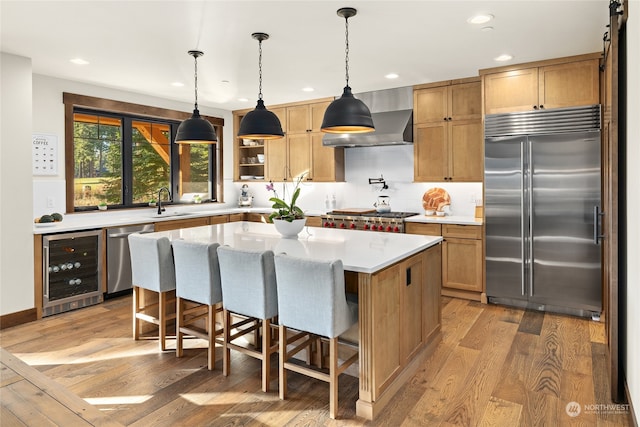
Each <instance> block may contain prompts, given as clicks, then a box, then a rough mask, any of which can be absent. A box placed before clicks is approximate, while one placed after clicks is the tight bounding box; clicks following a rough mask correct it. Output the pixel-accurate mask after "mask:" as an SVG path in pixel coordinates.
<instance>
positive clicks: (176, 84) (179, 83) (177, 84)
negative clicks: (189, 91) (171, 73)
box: [171, 82, 184, 87]
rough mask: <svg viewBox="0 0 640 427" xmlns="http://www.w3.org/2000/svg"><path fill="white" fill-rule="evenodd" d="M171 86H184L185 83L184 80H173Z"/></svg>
mask: <svg viewBox="0 0 640 427" xmlns="http://www.w3.org/2000/svg"><path fill="white" fill-rule="evenodd" d="M171 86H175V87H182V86H184V83H182V82H173V83H171Z"/></svg>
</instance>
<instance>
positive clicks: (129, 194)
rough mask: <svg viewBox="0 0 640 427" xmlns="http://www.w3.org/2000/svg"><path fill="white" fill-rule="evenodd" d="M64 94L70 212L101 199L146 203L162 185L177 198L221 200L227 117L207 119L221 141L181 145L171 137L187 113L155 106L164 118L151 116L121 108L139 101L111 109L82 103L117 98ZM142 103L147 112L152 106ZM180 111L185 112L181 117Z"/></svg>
mask: <svg viewBox="0 0 640 427" xmlns="http://www.w3.org/2000/svg"><path fill="white" fill-rule="evenodd" d="M64 98H65V108H66V115H67V131H66V137H65V140H66V149H65V155H66V157H67V165H68V166H67V171H66V178H67V211H68V212H71V211H81V210H91V209H97V205H98V204H100V203H102V202H105V203H106V204H107V205H108V206H111V207H134V206H145V205H147V204H148V203H149V202H151V201H152V200H155V199H156V198H157V197H158V196H157V195H158V190H159V189H160V188H162V187H167V188H169V189H170V190H171V194H172V199H173V202H174V203H176V202H183V203H191V202H193V201H194V200H196V199H200V200H221V196H222V191H221V190H222V187H221V183H222V180H221V176H222V171H221V167H220V159H221V158H222V153H221V150H220V149H219V147H221V140H222V132H221V131H222V123H223V121H222V119H215V118H214V120H215V122H214V120H211V119H212V118H207V119H209V120H210V121H212V123H214V127H216V132H217V134H218V144H212V145H200V144H198V145H178V144H172V143H171V142H172V141H173V140H174V138H175V134H176V131H177V128H178V125H179V124H180V121H181V120H182V119H184V118H188V117H189V116H190V115H188V114H186V113H182V112H177V111H172V110H162V109H153V110H155V111H156V112H157V113H158V115H164V116H165V117H148V116H146V115H145V116H142V115H136V114H133V113H131V114H130V113H123V112H122V110H124V109H125V108H123V106H124V107H127V106H128V107H131V106H134V107H135V105H134V104H125V103H115V104H116V105H117V106H118V111H106V110H104V109H92V108H87V107H85V106H78V104H79V103H81V104H83V105H87V104H91V103H92V104H93V106H94V107H99V106H101V107H103V108H104V107H105V106H113V105H112V104H114V101H107V100H99V99H97V98H90V97H82V96H79V95H71V94H64ZM68 98H70V99H68ZM87 98H88V99H89V100H90V101H92V102H87ZM67 101H69V102H67ZM72 101H76V102H72ZM78 101H79V102H78ZM99 101H103V102H99ZM105 102H106V104H108V105H105ZM98 104H99V105H98ZM138 107H142V106H138ZM143 108H144V112H145V113H147V114H148V110H149V109H150V108H151V107H143ZM129 109H130V110H132V111H134V112H135V111H136V110H140V108H137V109H136V108H129ZM138 112H139V111H138ZM163 113H164V114H163ZM180 116H184V117H182V118H180V119H178V120H176V118H178V117H180ZM69 127H71V129H72V132H69ZM69 159H72V162H71V163H70V162H69ZM70 164H72V165H73V167H72V168H71V167H69V165H70ZM70 182H71V185H70ZM165 197H166V196H165ZM163 201H164V200H163Z"/></svg>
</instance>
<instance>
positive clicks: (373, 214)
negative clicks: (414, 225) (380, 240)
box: [325, 211, 418, 219]
mask: <svg viewBox="0 0 640 427" xmlns="http://www.w3.org/2000/svg"><path fill="white" fill-rule="evenodd" d="M414 215H418V214H417V213H416V212H393V211H392V212H366V213H350V214H345V213H344V212H341V211H338V212H334V211H331V212H327V213H326V215H325V216H351V217H353V216H359V217H373V218H397V219H402V218H407V217H410V216H414Z"/></svg>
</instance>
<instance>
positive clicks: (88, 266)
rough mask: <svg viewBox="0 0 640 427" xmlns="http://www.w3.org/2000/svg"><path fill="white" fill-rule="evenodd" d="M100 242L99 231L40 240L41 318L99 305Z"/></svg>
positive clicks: (48, 236)
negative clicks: (41, 264) (41, 258)
mask: <svg viewBox="0 0 640 427" xmlns="http://www.w3.org/2000/svg"><path fill="white" fill-rule="evenodd" d="M101 238H102V231H101V230H93V231H83V232H77V233H64V234H51V235H46V236H43V240H42V249H43V254H42V255H43V262H44V268H43V276H44V277H43V281H42V283H43V287H44V289H43V298H42V300H43V301H42V302H43V307H42V316H43V317H44V316H51V315H52V314H57V313H62V312H64V311H69V310H75V309H76V308H80V307H85V306H88V305H93V304H98V303H100V302H102V298H103V297H102V283H101V278H102V266H101V260H102V245H101Z"/></svg>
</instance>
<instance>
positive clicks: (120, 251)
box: [107, 224, 153, 297]
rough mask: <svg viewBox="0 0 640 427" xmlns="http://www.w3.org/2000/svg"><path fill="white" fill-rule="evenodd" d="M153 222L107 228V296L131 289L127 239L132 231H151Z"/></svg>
mask: <svg viewBox="0 0 640 427" xmlns="http://www.w3.org/2000/svg"><path fill="white" fill-rule="evenodd" d="M152 232H153V224H142V225H130V226H127V227H115V228H108V229H107V296H108V297H109V296H116V295H118V294H120V293H124V292H123V291H127V290H129V289H131V287H132V285H131V257H130V256H129V240H127V236H129V235H130V234H133V233H152Z"/></svg>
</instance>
